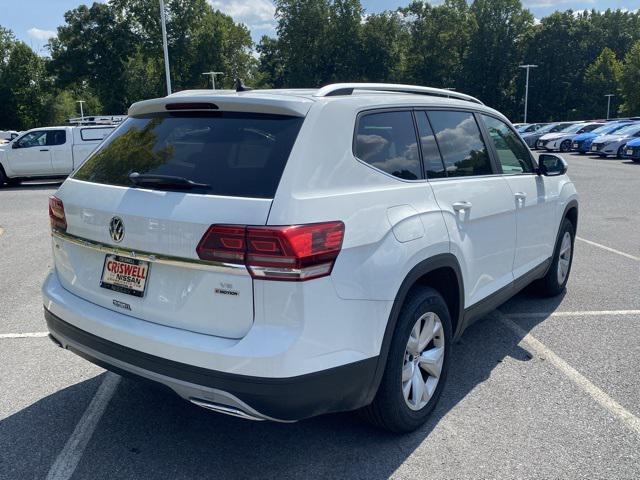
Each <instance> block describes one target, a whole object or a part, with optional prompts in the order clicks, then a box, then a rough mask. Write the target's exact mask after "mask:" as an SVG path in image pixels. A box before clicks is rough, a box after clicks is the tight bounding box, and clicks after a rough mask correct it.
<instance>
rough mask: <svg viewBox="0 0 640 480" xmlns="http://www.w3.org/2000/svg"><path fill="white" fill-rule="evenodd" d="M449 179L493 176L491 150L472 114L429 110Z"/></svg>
mask: <svg viewBox="0 0 640 480" xmlns="http://www.w3.org/2000/svg"><path fill="white" fill-rule="evenodd" d="M427 115H428V117H429V121H430V123H431V126H432V127H433V131H434V133H435V135H436V139H437V140H438V146H439V147H440V153H441V154H442V159H443V161H444V167H445V170H446V172H447V176H448V177H465V176H476V175H491V174H492V173H493V171H492V168H491V162H490V160H489V155H488V153H487V147H486V145H485V144H484V141H483V140H482V134H481V133H480V128H478V124H477V123H476V119H475V117H474V115H473V114H472V113H470V112H458V111H435V110H434V111H429V112H428V113H427Z"/></svg>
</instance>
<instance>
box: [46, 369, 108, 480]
mask: <svg viewBox="0 0 640 480" xmlns="http://www.w3.org/2000/svg"><path fill="white" fill-rule="evenodd" d="M119 381H120V377H119V376H118V375H116V374H115V373H111V372H107V373H105V376H104V380H102V383H101V384H100V387H98V390H97V391H96V394H95V395H94V396H93V399H92V400H91V403H90V404H89V406H88V407H87V409H86V410H85V412H84V414H83V415H82V418H81V419H80V421H79V422H78V424H77V425H76V428H75V429H74V430H73V433H72V434H71V436H70V437H69V440H67V443H66V444H65V446H64V448H63V449H62V451H61V452H60V453H59V454H58V457H57V458H56V461H55V462H54V464H53V465H52V466H51V469H50V470H49V473H48V474H47V480H68V479H69V478H71V476H72V475H73V472H75V470H76V467H77V466H78V463H79V462H80V459H81V458H82V454H83V453H84V449H85V448H86V447H87V444H88V443H89V440H91V436H92V435H93V432H94V431H95V429H96V426H97V425H98V422H99V421H100V417H102V414H103V413H104V411H105V409H106V408H107V405H108V404H109V400H111V397H112V396H113V394H114V392H115V391H116V388H117V387H118V382H119Z"/></svg>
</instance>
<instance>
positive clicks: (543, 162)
mask: <svg viewBox="0 0 640 480" xmlns="http://www.w3.org/2000/svg"><path fill="white" fill-rule="evenodd" d="M567 168H568V165H567V162H565V160H564V158H562V157H560V156H558V155H551V154H548V153H543V154H541V155H540V156H539V157H538V174H539V175H544V176H546V177H557V176H558V175H564V174H565V173H567Z"/></svg>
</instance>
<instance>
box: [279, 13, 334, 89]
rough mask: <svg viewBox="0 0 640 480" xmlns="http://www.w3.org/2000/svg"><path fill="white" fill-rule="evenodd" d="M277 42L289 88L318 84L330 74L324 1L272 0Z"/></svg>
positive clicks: (316, 85)
mask: <svg viewBox="0 0 640 480" xmlns="http://www.w3.org/2000/svg"><path fill="white" fill-rule="evenodd" d="M275 5H276V19H277V21H278V25H277V27H276V31H277V33H278V44H279V48H280V52H281V57H282V62H283V65H284V68H285V71H284V77H285V78H286V83H287V86H289V87H318V86H320V85H322V84H323V83H326V81H327V80H329V78H330V77H331V73H332V69H331V67H330V64H331V59H330V58H329V55H328V51H329V45H328V44H329V42H330V38H329V36H328V31H329V29H328V24H329V3H328V1H327V0H276V1H275Z"/></svg>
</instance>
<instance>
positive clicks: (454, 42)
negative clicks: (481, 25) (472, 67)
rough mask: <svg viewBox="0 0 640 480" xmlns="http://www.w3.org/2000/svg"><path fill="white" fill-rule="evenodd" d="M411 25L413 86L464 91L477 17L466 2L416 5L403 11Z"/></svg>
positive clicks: (409, 58)
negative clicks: (416, 84)
mask: <svg viewBox="0 0 640 480" xmlns="http://www.w3.org/2000/svg"><path fill="white" fill-rule="evenodd" d="M400 11H401V12H402V14H403V16H404V17H405V21H407V23H408V30H409V45H408V52H407V72H406V73H407V76H408V80H409V81H410V82H413V83H418V84H421V85H426V86H431V87H444V88H460V87H462V86H463V83H464V82H463V81H462V78H463V75H462V68H463V65H464V62H465V59H466V57H467V54H468V51H469V46H470V45H469V42H470V35H471V32H472V28H471V26H472V25H473V17H472V16H471V12H470V10H469V7H468V6H467V3H466V1H465V0H445V2H444V4H443V5H440V6H435V7H434V6H432V5H430V4H429V3H426V2H423V1H415V2H413V3H411V4H410V5H409V6H408V7H407V8H405V9H401V10H400Z"/></svg>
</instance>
